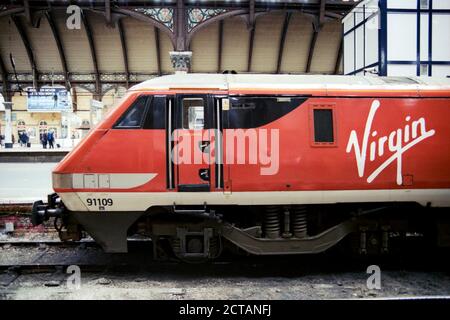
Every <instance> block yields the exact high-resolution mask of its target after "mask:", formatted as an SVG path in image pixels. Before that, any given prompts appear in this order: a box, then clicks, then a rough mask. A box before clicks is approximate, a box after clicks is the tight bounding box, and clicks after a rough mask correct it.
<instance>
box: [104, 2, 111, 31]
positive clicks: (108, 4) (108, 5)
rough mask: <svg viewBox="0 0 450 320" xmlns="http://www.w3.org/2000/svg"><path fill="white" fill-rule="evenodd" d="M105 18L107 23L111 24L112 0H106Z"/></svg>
mask: <svg viewBox="0 0 450 320" xmlns="http://www.w3.org/2000/svg"><path fill="white" fill-rule="evenodd" d="M105 18H106V23H107V24H108V25H109V26H110V25H111V0H105Z"/></svg>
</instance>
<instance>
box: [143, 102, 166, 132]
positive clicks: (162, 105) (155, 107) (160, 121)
mask: <svg viewBox="0 0 450 320" xmlns="http://www.w3.org/2000/svg"><path fill="white" fill-rule="evenodd" d="M165 119H166V97H165V96H154V97H153V99H152V102H151V103H150V105H149V107H148V111H147V116H146V118H145V122H144V129H164V128H165V127H166V126H165Z"/></svg>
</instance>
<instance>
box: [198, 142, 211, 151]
mask: <svg viewBox="0 0 450 320" xmlns="http://www.w3.org/2000/svg"><path fill="white" fill-rule="evenodd" d="M210 143H211V142H210V141H200V142H199V143H198V147H199V148H200V150H201V151H202V152H209V145H210Z"/></svg>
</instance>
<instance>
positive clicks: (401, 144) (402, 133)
mask: <svg viewBox="0 0 450 320" xmlns="http://www.w3.org/2000/svg"><path fill="white" fill-rule="evenodd" d="M379 107H380V101H378V100H375V101H373V103H372V106H371V107H370V112H369V116H368V117H367V121H366V127H365V129H364V133H363V137H362V144H361V145H360V137H358V134H357V132H356V131H355V130H352V132H351V133H350V137H349V139H348V144H347V150H346V152H347V153H350V152H351V151H352V150H353V151H354V152H355V159H356V165H357V167H358V175H359V176H360V177H361V178H362V177H364V176H365V168H366V164H367V160H369V161H370V162H373V161H376V160H377V159H378V158H381V157H383V155H384V153H385V151H387V150H388V151H389V152H391V153H392V155H391V156H390V157H389V158H388V159H386V160H385V161H384V162H383V163H382V164H380V166H378V167H377V168H376V169H375V170H373V172H371V173H370V174H368V177H367V182H368V183H371V182H372V181H373V180H374V179H375V178H376V177H377V176H378V175H379V174H380V173H381V172H383V170H384V169H386V168H387V167H388V166H389V165H390V164H391V163H393V162H396V163H397V179H396V180H397V184H398V185H401V184H402V182H403V181H402V160H403V154H404V153H405V152H406V151H408V150H409V149H411V148H412V147H414V146H415V145H417V144H418V143H419V142H421V141H423V140H425V139H427V138H429V137H431V136H433V135H434V134H435V130H429V131H427V129H426V121H425V118H423V117H422V118H420V119H418V120H414V121H411V117H410V116H407V117H406V118H405V122H406V123H405V125H404V127H403V128H399V129H397V130H394V131H392V132H391V133H389V134H388V135H386V136H381V137H378V132H377V131H376V130H374V129H372V123H373V119H374V118H375V114H376V112H377V110H378V108H379ZM367 158H369V159H367Z"/></svg>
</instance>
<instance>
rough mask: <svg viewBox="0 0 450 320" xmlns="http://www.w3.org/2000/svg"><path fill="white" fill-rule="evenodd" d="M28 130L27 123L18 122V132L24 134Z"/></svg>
mask: <svg viewBox="0 0 450 320" xmlns="http://www.w3.org/2000/svg"><path fill="white" fill-rule="evenodd" d="M26 129H27V127H26V124H25V121H23V120H17V132H18V133H22V132H24V131H25V130H26Z"/></svg>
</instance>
